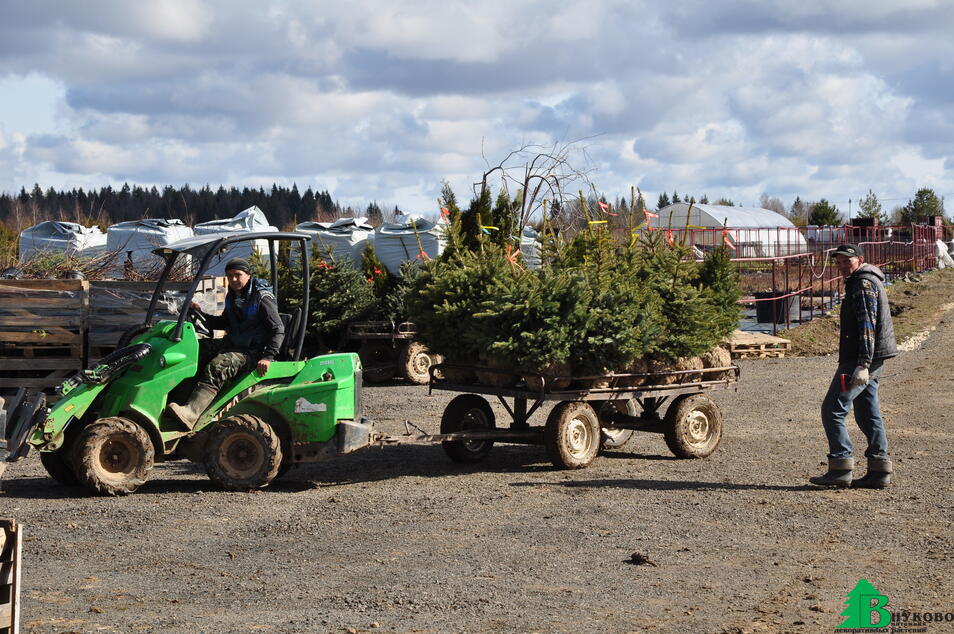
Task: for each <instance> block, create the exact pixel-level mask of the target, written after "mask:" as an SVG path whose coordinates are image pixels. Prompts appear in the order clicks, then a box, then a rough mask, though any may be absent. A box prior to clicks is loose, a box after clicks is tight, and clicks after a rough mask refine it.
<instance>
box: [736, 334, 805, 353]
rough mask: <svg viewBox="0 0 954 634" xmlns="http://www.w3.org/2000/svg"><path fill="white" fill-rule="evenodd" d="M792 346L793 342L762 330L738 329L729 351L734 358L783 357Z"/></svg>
mask: <svg viewBox="0 0 954 634" xmlns="http://www.w3.org/2000/svg"><path fill="white" fill-rule="evenodd" d="M791 347H792V342H791V341H789V340H788V339H783V338H782V337H775V336H773V335H767V334H765V333H761V332H743V331H741V330H736V331H735V332H734V333H732V338H731V339H730V340H729V352H731V353H732V358H733V359H765V358H767V357H777V358H781V357H784V356H785V353H786V352H788V350H789V349H790V348H791Z"/></svg>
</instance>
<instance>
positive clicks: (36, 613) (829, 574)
mask: <svg viewBox="0 0 954 634" xmlns="http://www.w3.org/2000/svg"><path fill="white" fill-rule="evenodd" d="M951 350H954V319H951V317H950V316H949V317H948V319H947V320H945V321H944V322H942V323H941V324H940V326H939V327H938V329H937V330H936V331H935V332H934V333H933V334H932V335H931V336H930V337H929V338H928V340H927V341H926V342H925V344H924V345H923V347H922V348H921V349H919V350H916V351H912V352H905V353H903V354H902V356H900V357H899V358H898V359H896V360H893V361H891V362H889V364H888V366H887V367H886V374H887V375H888V376H887V377H886V378H885V380H884V384H883V385H884V386H883V390H882V399H883V408H884V412H885V416H886V420H887V424H888V430H889V440H890V442H891V443H892V447H891V451H892V454H893V456H894V458H895V460H896V470H897V473H896V484H895V485H894V486H892V488H890V489H888V490H886V491H880V492H879V491H867V490H841V491H825V490H817V489H814V488H812V487H809V486H807V485H806V484H805V483H806V481H807V478H808V476H809V475H812V474H815V473H819V472H820V471H821V470H822V463H823V461H824V455H825V448H824V447H825V445H824V437H823V434H822V430H821V427H820V423H819V421H818V407H819V403H820V400H821V397H822V394H823V391H824V389H825V387H826V385H827V381H828V379H829V376H830V374H831V372H833V370H834V360H833V359H832V358H830V357H829V358H797V359H783V360H767V361H759V362H743V363H742V382H741V384H740V386H739V390H738V392H735V393H733V392H722V393H717V394H716V398H717V400H718V401H719V402H720V403H721V405H722V408H723V411H724V413H725V417H726V421H727V425H726V431H725V435H724V438H723V442H722V445H721V447H720V448H719V450H718V451H717V452H716V453H715V454H714V455H713V456H712V457H710V458H708V459H706V460H695V461H685V460H675V459H673V458H672V457H671V456H670V454H669V452H668V450H667V449H666V446H665V443H664V442H663V440H662V437H660V436H655V435H650V434H641V435H638V436H637V438H636V439H635V440H634V441H632V442H631V444H630V445H627V446H626V447H625V448H624V449H623V450H620V451H616V452H612V453H610V454H608V455H606V456H604V457H601V458H599V459H597V460H596V462H594V464H593V465H592V466H591V467H590V468H588V469H585V470H581V471H572V472H570V471H557V470H554V469H553V468H552V467H551V466H550V464H549V463H548V462H547V460H546V458H545V455H544V452H543V450H542V448H540V447H525V446H497V447H495V448H494V450H493V452H492V453H491V456H490V457H489V458H488V460H487V461H486V462H485V463H483V464H481V465H478V466H475V467H462V466H460V465H456V464H454V463H452V462H450V461H449V460H448V459H447V458H446V457H445V456H444V454H443V452H442V450H441V449H440V447H436V446H435V447H414V446H402V447H390V448H385V449H373V450H368V451H365V452H363V453H359V454H356V455H353V456H350V457H347V458H343V459H339V460H337V461H334V462H329V463H324V464H320V465H313V466H310V467H305V468H301V469H298V470H295V471H293V472H292V473H291V474H289V476H288V479H287V481H285V482H283V483H281V484H278V485H276V486H274V487H273V488H271V489H269V490H267V491H264V492H259V493H249V494H245V493H226V492H222V491H217V490H215V489H214V488H213V487H212V486H211V484H210V482H209V480H208V479H207V478H206V477H205V475H204V472H203V471H201V470H200V469H199V468H197V467H195V466H193V465H190V464H188V463H184V462H175V463H168V464H163V465H159V466H158V467H157V468H156V470H155V471H154V473H153V479H152V481H151V482H149V483H148V484H147V485H146V486H145V487H144V488H143V489H141V491H140V492H139V493H137V494H135V495H132V496H130V497H126V498H115V499H108V498H88V497H84V496H83V495H82V494H81V493H80V492H78V491H75V490H71V489H65V488H63V487H59V486H55V485H54V483H53V482H52V481H51V480H49V479H48V478H46V477H45V474H44V472H43V471H42V468H41V467H40V465H39V462H38V460H37V459H36V457H35V455H34V456H31V458H30V459H29V460H28V461H26V462H23V463H19V464H16V465H13V466H11V467H10V468H9V469H8V471H7V474H6V476H5V478H4V492H3V493H2V495H0V515H3V516H13V517H15V518H17V519H18V520H19V521H21V522H22V523H23V524H24V526H25V530H26V534H27V542H26V552H25V566H26V568H25V572H24V575H23V582H24V585H25V587H24V599H25V605H24V623H25V631H41V632H63V631H81V632H92V631H107V632H108V631H117V632H130V631H159V630H162V631H206V632H232V631H281V632H286V631H291V632H313V631H344V630H346V629H348V628H352V629H354V630H358V631H365V630H367V631H372V630H374V631H378V630H379V631H415V630H417V631H462V630H468V631H488V630H494V631H567V632H571V631H572V632H578V631H661V632H761V631H767V632H776V631H786V632H825V631H833V630H834V628H835V626H837V625H838V624H839V623H840V622H841V621H842V620H843V617H841V616H839V614H840V613H841V611H842V610H843V609H844V605H843V602H844V600H845V595H846V594H848V592H849V591H851V589H852V588H853V587H854V586H855V584H856V583H857V582H858V580H859V579H861V578H866V579H868V580H869V581H870V582H871V583H872V584H874V586H875V587H876V588H877V589H878V591H880V592H881V593H882V594H884V595H887V596H888V597H889V598H890V603H889V607H890V608H891V609H893V610H900V609H902V608H904V609H907V610H909V611H918V612H954V574H952V573H954V561H952V548H951V545H952V535H954V531H952V520H954V511H952V509H954V486H952V479H954V462H952V460H951V458H950V448H951V446H952V443H954V434H952V428H954V359H952V355H951ZM364 396H365V403H366V409H367V413H368V414H369V415H370V416H372V417H374V418H375V419H378V420H379V421H381V426H382V427H383V428H384V429H385V430H387V431H392V432H398V431H400V430H401V429H402V428H401V425H400V424H399V421H400V420H402V419H404V418H409V419H411V420H414V421H418V422H419V423H421V424H422V426H424V427H425V428H426V429H428V430H433V431H436V430H437V427H438V422H439V418H440V414H441V411H442V409H443V406H444V405H445V403H446V402H447V401H448V400H449V397H447V396H444V395H440V396H433V397H428V396H427V395H426V389H425V388H421V387H407V386H402V385H392V386H381V387H378V386H375V387H370V388H366V389H365V394H364ZM543 416H545V412H544V413H543V414H537V415H536V417H538V420H539V421H541V422H542V420H544V419H543ZM853 437H854V438H855V442H856V444H858V445H859V447H858V450H857V453H858V454H859V455H860V454H861V453H862V451H863V448H864V445H863V439H862V438H861V436H860V434H859V433H858V432H857V430H854V433H853ZM637 551H638V552H640V553H643V554H644V555H646V556H647V557H648V558H649V559H650V560H651V561H652V562H654V563H655V564H656V565H655V566H653V565H649V564H644V565H634V564H633V563H630V555H631V554H632V553H633V552H637ZM952 626H954V624H950V623H948V624H946V625H943V624H933V625H931V626H929V627H928V630H927V631H929V632H932V633H934V632H944V631H950V630H951V628H952Z"/></svg>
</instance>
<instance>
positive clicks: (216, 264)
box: [195, 205, 279, 275]
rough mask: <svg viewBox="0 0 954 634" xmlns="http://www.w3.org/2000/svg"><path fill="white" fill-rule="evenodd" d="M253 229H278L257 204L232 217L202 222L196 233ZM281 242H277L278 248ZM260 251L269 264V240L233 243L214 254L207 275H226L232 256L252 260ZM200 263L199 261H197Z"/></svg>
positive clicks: (204, 233) (276, 246) (260, 254)
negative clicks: (222, 251) (221, 251)
mask: <svg viewBox="0 0 954 634" xmlns="http://www.w3.org/2000/svg"><path fill="white" fill-rule="evenodd" d="M253 231H278V228H277V227H273V226H272V225H270V224H268V218H266V217H265V214H264V212H262V210H261V209H259V208H258V207H256V206H254V205H253V206H251V207H249V208H248V209H246V210H245V211H240V212H239V213H237V214H235V216H233V217H231V218H225V219H223V220H209V221H208V222H200V223H199V224H197V225H196V226H195V235H197V236H203V235H209V234H212V233H235V232H245V233H251V232H253ZM278 245H279V243H278V242H276V243H275V248H276V249H277V248H278ZM256 252H257V253H258V254H259V256H261V258H262V259H263V260H264V262H265V266H269V256H268V240H255V241H254V242H239V243H238V244H233V245H232V246H230V247H229V248H228V249H226V251H225V252H224V253H216V254H214V255H213V256H212V261H211V263H210V264H209V268H208V269H206V271H205V275H225V265H226V264H228V261H229V260H231V259H232V258H244V259H246V260H249V261H251V258H252V255H253V254H254V253H256ZM195 264H196V266H198V265H199V263H198V262H196V263H195Z"/></svg>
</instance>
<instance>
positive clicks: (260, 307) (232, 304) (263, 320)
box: [205, 277, 285, 361]
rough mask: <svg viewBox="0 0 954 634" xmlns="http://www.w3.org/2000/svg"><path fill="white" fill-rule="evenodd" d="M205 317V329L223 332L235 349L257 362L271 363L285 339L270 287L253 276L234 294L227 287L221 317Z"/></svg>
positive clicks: (276, 304)
mask: <svg viewBox="0 0 954 634" xmlns="http://www.w3.org/2000/svg"><path fill="white" fill-rule="evenodd" d="M205 318H206V324H207V325H208V327H209V328H211V329H213V330H225V332H226V335H225V337H226V339H228V340H229V343H230V344H231V345H233V346H235V348H236V349H239V350H248V352H249V354H250V355H252V356H253V357H257V358H259V359H268V360H270V361H272V360H274V359H275V356H276V355H277V354H278V351H279V349H280V348H281V345H282V340H283V339H284V338H285V327H284V325H282V319H281V317H279V315H278V302H277V301H276V300H275V294H274V293H272V287H271V286H269V285H268V283H267V282H265V281H264V280H261V279H259V278H257V277H253V278H252V279H251V280H249V283H248V284H246V285H245V288H243V289H242V290H241V291H239V292H238V293H236V292H235V291H233V290H232V289H231V288H230V289H229V292H228V294H227V295H226V296H225V310H224V311H222V314H221V315H205Z"/></svg>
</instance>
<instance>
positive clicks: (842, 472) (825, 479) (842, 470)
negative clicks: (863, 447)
mask: <svg viewBox="0 0 954 634" xmlns="http://www.w3.org/2000/svg"><path fill="white" fill-rule="evenodd" d="M854 468H855V461H854V459H853V458H829V459H828V471H827V472H826V473H825V475H820V476H812V477H811V478H809V479H808V481H809V482H811V483H812V484H820V485H822V486H829V487H850V486H851V471H852V469H854Z"/></svg>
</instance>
